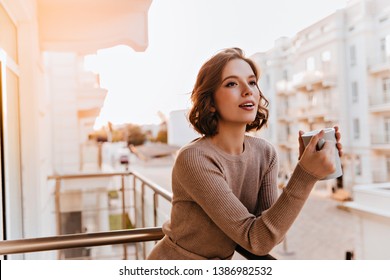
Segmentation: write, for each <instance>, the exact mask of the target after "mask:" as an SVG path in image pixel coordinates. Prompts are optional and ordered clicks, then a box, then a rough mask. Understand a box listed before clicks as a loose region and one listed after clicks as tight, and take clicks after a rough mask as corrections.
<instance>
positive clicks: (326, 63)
mask: <svg viewBox="0 0 390 280" xmlns="http://www.w3.org/2000/svg"><path fill="white" fill-rule="evenodd" d="M331 58H332V56H331V53H330V51H323V52H322V53H321V61H322V69H323V70H324V71H329V70H330V69H329V67H330V60H331Z"/></svg>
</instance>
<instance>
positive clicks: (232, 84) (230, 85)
mask: <svg viewBox="0 0 390 280" xmlns="http://www.w3.org/2000/svg"><path fill="white" fill-rule="evenodd" d="M235 85H237V83H235V82H230V83H227V84H226V86H227V87H234V86H235Z"/></svg>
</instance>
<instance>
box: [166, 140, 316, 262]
mask: <svg viewBox="0 0 390 280" xmlns="http://www.w3.org/2000/svg"><path fill="white" fill-rule="evenodd" d="M173 176H175V179H176V180H177V182H178V183H179V184H180V186H181V188H183V191H185V192H187V193H188V195H189V196H191V198H192V199H193V200H194V202H195V203H197V204H198V205H199V206H200V207H201V208H202V209H203V211H204V212H205V213H206V214H207V215H208V216H209V217H210V218H211V219H212V220H213V222H214V223H215V224H216V225H217V226H218V227H219V228H220V229H221V230H222V231H223V232H224V233H225V234H226V235H227V236H229V237H230V238H231V239H232V240H234V241H235V242H236V243H237V244H239V245H240V246H241V247H243V248H245V249H246V250H248V251H250V252H252V253H254V254H257V255H265V254H267V253H269V251H271V249H272V248H273V247H274V246H275V245H276V244H278V243H279V242H280V240H282V238H283V236H284V235H285V234H286V232H287V230H288V229H289V228H290V226H291V225H292V223H293V221H294V220H295V218H296V217H297V215H298V214H299V212H300V210H301V209H302V207H303V204H304V202H305V200H306V199H307V197H308V195H309V193H310V191H311V189H312V187H313V185H314V183H315V182H316V181H317V180H318V179H317V178H315V177H313V176H312V175H310V174H308V173H307V172H306V171H305V170H303V169H302V168H301V167H300V165H297V167H296V168H295V170H294V172H293V174H292V176H291V179H290V182H289V183H288V185H287V187H286V188H285V190H284V192H283V193H282V194H281V196H280V197H279V198H278V200H277V201H276V202H275V203H274V205H273V206H271V207H270V208H269V209H268V210H266V211H264V212H263V214H262V215H261V216H259V217H256V216H255V215H253V214H251V213H249V212H248V210H247V208H246V207H245V206H244V205H243V204H242V203H241V201H240V200H239V199H238V198H237V197H236V196H235V195H234V194H233V192H232V190H231V189H230V187H229V185H228V184H227V182H226V180H225V178H224V175H223V172H222V171H221V170H220V168H219V166H218V164H216V163H215V162H214V161H213V159H212V158H211V157H210V156H208V155H207V154H206V153H205V152H204V151H202V149H196V148H193V149H186V150H183V151H182V152H181V153H180V154H179V156H178V158H177V159H176V163H175V168H174V170H173ZM194 218H196V217H194Z"/></svg>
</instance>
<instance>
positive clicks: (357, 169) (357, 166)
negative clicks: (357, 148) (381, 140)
mask: <svg viewBox="0 0 390 280" xmlns="http://www.w3.org/2000/svg"><path fill="white" fill-rule="evenodd" d="M355 175H356V176H360V175H362V159H361V157H360V156H356V162H355Z"/></svg>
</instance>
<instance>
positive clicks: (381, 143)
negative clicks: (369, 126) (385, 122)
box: [371, 130, 390, 150]
mask: <svg viewBox="0 0 390 280" xmlns="http://www.w3.org/2000/svg"><path fill="white" fill-rule="evenodd" d="M376 131H378V130H376ZM371 144H372V147H373V148H374V149H377V150H390V133H383V132H382V133H373V134H372V135H371Z"/></svg>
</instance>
